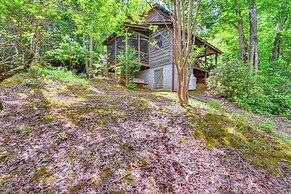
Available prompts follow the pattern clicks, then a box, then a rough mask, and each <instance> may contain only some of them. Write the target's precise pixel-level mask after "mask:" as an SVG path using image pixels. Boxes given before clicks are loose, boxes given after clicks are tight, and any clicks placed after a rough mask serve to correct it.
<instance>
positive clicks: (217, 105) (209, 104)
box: [208, 100, 222, 109]
mask: <svg viewBox="0 0 291 194" xmlns="http://www.w3.org/2000/svg"><path fill="white" fill-rule="evenodd" d="M208 106H210V107H211V108H214V109H220V108H221V107H222V105H221V104H220V103H219V102H217V101H214V100H213V101H211V102H209V103H208Z"/></svg>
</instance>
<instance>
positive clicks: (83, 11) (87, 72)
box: [82, 8, 89, 76]
mask: <svg viewBox="0 0 291 194" xmlns="http://www.w3.org/2000/svg"><path fill="white" fill-rule="evenodd" d="M82 16H83V17H82V22H83V24H82V25H83V28H82V42H83V48H84V50H85V58H84V61H85V71H86V75H87V76H89V71H88V60H87V54H86V53H87V51H86V50H87V48H86V41H85V10H84V8H83V10H82Z"/></svg>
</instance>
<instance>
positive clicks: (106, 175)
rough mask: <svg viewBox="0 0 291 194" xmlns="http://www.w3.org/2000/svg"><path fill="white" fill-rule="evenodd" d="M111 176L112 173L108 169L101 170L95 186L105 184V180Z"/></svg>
mask: <svg viewBox="0 0 291 194" xmlns="http://www.w3.org/2000/svg"><path fill="white" fill-rule="evenodd" d="M112 176H113V171H112V170H111V168H110V167H108V168H106V169H104V170H101V172H100V174H99V178H98V181H97V184H98V185H102V184H103V183H104V182H105V179H107V178H109V177H112Z"/></svg>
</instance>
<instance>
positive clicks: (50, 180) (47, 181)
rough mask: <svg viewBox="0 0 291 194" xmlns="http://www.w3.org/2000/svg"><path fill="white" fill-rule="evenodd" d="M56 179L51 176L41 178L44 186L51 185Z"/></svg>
mask: <svg viewBox="0 0 291 194" xmlns="http://www.w3.org/2000/svg"><path fill="white" fill-rule="evenodd" d="M57 179H58V177H57V176H54V175H52V176H49V177H44V178H43V182H44V183H45V184H49V183H52V182H54V181H56V180H57Z"/></svg>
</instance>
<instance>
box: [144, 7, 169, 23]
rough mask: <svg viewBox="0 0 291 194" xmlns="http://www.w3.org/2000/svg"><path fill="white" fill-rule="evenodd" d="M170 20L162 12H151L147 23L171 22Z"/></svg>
mask: <svg viewBox="0 0 291 194" xmlns="http://www.w3.org/2000/svg"><path fill="white" fill-rule="evenodd" d="M169 20H170V19H169V18H168V17H167V16H165V14H163V13H162V12H160V11H158V10H153V9H152V10H151V11H150V12H149V13H148V15H147V17H146V22H157V21H169Z"/></svg>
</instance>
